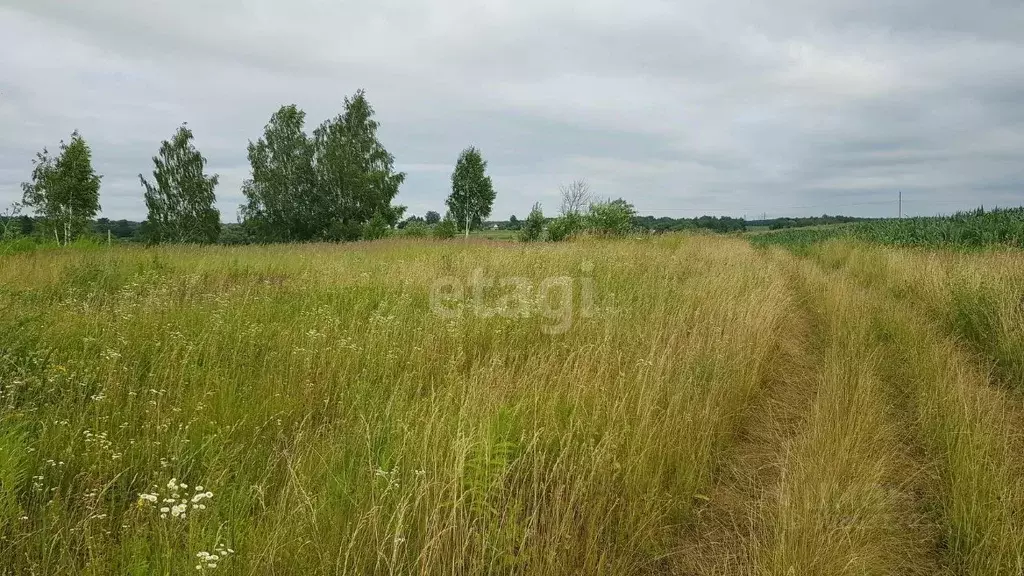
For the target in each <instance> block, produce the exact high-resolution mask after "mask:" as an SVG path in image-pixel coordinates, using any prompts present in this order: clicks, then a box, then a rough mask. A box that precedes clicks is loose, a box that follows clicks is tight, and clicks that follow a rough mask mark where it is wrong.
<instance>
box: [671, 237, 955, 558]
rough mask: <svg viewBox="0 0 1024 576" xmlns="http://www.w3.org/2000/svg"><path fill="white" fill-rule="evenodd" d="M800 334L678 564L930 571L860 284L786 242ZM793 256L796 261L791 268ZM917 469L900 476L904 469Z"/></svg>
mask: <svg viewBox="0 0 1024 576" xmlns="http://www.w3.org/2000/svg"><path fill="white" fill-rule="evenodd" d="M772 258H773V260H775V261H776V262H777V263H780V265H781V267H782V268H788V269H790V274H791V276H792V278H791V285H792V286H793V289H794V290H795V291H796V293H797V294H799V295H800V296H801V297H802V299H803V306H802V309H803V312H804V313H805V314H806V315H807V317H801V318H798V319H795V320H797V321H796V322H794V324H795V325H797V326H798V328H797V332H798V333H799V334H800V336H799V337H794V338H793V339H792V340H791V343H792V348H791V350H789V353H788V354H786V355H785V356H784V358H785V359H786V360H785V362H783V363H781V364H780V366H779V369H778V371H777V372H776V373H774V374H773V377H774V378H773V379H774V384H772V385H768V386H766V388H765V389H766V390H767V393H766V394H765V395H764V396H762V398H760V399H759V401H758V404H757V407H756V411H755V413H754V415H753V417H752V418H751V419H750V421H749V423H748V426H747V429H746V431H745V434H744V436H743V440H742V442H741V443H740V445H739V446H738V447H737V449H736V450H735V451H734V453H733V455H732V459H731V461H730V465H729V466H728V467H726V469H727V470H728V473H727V474H724V475H723V478H722V482H721V483H720V484H719V485H718V486H717V487H716V489H715V491H714V492H712V496H711V501H710V502H709V503H708V505H707V506H706V507H705V508H704V509H703V510H702V513H701V515H700V516H699V522H698V525H697V527H696V531H695V534H692V535H690V536H691V538H693V541H691V542H688V543H687V544H685V545H684V546H683V548H682V551H681V554H680V562H679V570H678V572H679V573H682V574H757V575H761V574H764V575H768V574H772V575H774V574H781V575H789V574H794V575H795V574H800V575H804V574H812V575H813V574H821V575H833V574H932V573H937V572H938V571H939V568H938V565H937V562H936V561H935V560H936V558H935V556H936V555H935V554H933V553H931V550H932V549H934V542H935V535H934V530H933V529H932V528H931V527H930V526H929V523H928V522H927V521H922V519H921V514H920V512H919V508H920V507H919V505H918V504H919V503H918V499H917V498H916V497H915V489H916V488H917V486H916V485H915V482H916V476H915V475H914V474H912V473H911V474H908V464H907V462H908V458H907V453H908V452H909V451H910V447H909V446H907V445H906V444H905V442H904V441H903V439H902V438H901V437H900V435H899V434H898V432H897V430H898V427H897V425H896V422H897V420H896V418H895V417H896V416H897V414H894V413H893V410H891V408H890V407H889V405H888V403H887V392H886V390H885V383H884V382H882V381H881V380H880V379H879V378H878V375H877V373H876V372H877V366H878V357H879V351H878V350H877V347H875V346H873V345H872V344H871V342H870V341H869V330H868V328H869V326H868V323H867V319H866V318H865V317H864V316H863V314H862V309H863V307H862V306H860V303H859V302H858V300H857V298H858V295H857V294H856V293H855V292H856V291H855V290H853V289H852V287H851V286H849V284H848V283H844V282H837V281H836V279H835V278H832V277H828V276H826V275H824V274H823V273H822V272H821V271H820V270H819V269H817V267H816V266H813V265H810V264H809V263H806V262H800V261H798V260H796V259H795V258H793V257H791V256H789V255H787V254H774V255H773V256H772ZM797 267H800V269H799V270H795V269H794V268H797ZM908 477H909V478H912V479H915V482H908V481H907V480H906V478H908Z"/></svg>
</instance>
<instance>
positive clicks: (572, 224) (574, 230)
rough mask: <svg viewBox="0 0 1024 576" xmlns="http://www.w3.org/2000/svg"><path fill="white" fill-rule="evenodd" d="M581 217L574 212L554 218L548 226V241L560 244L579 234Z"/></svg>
mask: <svg viewBox="0 0 1024 576" xmlns="http://www.w3.org/2000/svg"><path fill="white" fill-rule="evenodd" d="M583 227H584V221H583V216H581V215H579V214H576V213H575V212H573V213H570V214H566V215H564V216H560V217H558V218H555V219H554V220H552V221H551V223H550V224H548V240H549V241H550V242H561V241H563V240H568V239H569V238H571V237H573V236H575V235H576V234H579V233H580V231H581V230H583Z"/></svg>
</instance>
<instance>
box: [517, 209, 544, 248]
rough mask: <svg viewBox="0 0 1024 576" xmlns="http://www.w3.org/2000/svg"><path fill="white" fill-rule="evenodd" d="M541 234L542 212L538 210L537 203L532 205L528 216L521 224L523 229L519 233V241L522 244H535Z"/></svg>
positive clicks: (542, 225) (542, 231) (542, 226)
mask: <svg viewBox="0 0 1024 576" xmlns="http://www.w3.org/2000/svg"><path fill="white" fill-rule="evenodd" d="M543 234H544V212H543V211H542V210H541V208H540V203H537V204H534V205H533V209H532V210H530V215H529V216H527V217H526V220H525V221H524V222H523V227H522V229H521V230H520V231H519V239H520V240H522V241H523V242H536V241H538V240H540V237H541V236H542V235H543Z"/></svg>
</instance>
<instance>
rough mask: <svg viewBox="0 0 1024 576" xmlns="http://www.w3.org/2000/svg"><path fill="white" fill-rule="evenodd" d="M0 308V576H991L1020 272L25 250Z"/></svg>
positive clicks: (1009, 430) (9, 264) (865, 256)
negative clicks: (580, 575) (583, 575)
mask: <svg viewBox="0 0 1024 576" xmlns="http://www.w3.org/2000/svg"><path fill="white" fill-rule="evenodd" d="M766 236H767V235H766ZM0 311H2V313H0V335H2V336H0V386H2V388H0V573H3V574H69V573H75V574H187V573H193V574H206V573H220V574H254V575H255V574H304V575H305V574H459V575H461V574H531V575H559V574H565V575H569V574H609V575H633V574H637V575H640V574H644V575H646V574H679V575H683V574H686V575H690V574H694V575H696V574H722V575H725V574H743V575H751V576H761V575H779V576H790V575H793V576H804V575H821V576H832V575H844V574H849V575H861V574H892V575H905V574H942V575H961V574H962V575H978V576H981V575H1007V576H1009V575H1019V574H1021V573H1022V570H1024V483H1022V482H1021V479H1022V478H1024V469H1022V466H1024V438H1022V436H1021V430H1022V424H1024V420H1022V417H1024V406H1022V394H1024V254H1021V253H1020V252H1016V251H999V252H975V253H971V254H963V253H958V252H951V251H925V250H907V249H901V248H887V247H881V246H873V245H867V244H860V243H854V242H851V241H832V242H827V243H816V244H813V245H808V246H806V247H805V248H804V249H803V250H802V251H801V255H795V254H793V253H791V252H790V251H784V250H780V249H778V248H773V247H768V248H765V249H759V248H755V247H753V246H752V245H751V243H750V242H748V241H747V240H744V239H741V238H726V237H712V236H682V235H678V236H676V235H666V236H659V237H651V238H644V239H634V240H618V241H580V242H569V243H560V244H542V245H523V244H520V243H497V242H490V241H487V240H474V241H471V242H469V243H464V242H462V241H452V242H433V241H430V240H412V239H394V240H388V241H382V242H375V243H361V244H351V245H303V246H271V247H256V246H249V247H238V248H227V247H210V248H195V247H177V248H175V247H165V248H157V249H144V248H141V247H126V246H121V247H118V246H115V247H112V248H92V249H66V250H59V249H42V250H36V251H24V252H19V253H12V254H8V255H5V256H0Z"/></svg>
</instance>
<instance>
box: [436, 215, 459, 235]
mask: <svg viewBox="0 0 1024 576" xmlns="http://www.w3.org/2000/svg"><path fill="white" fill-rule="evenodd" d="M458 233H459V227H458V226H457V225H456V224H455V221H454V220H452V219H451V218H445V219H444V220H441V221H440V222H438V223H437V225H436V226H434V238H437V239H438V240H447V239H449V238H454V237H455V235H456V234H458Z"/></svg>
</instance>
